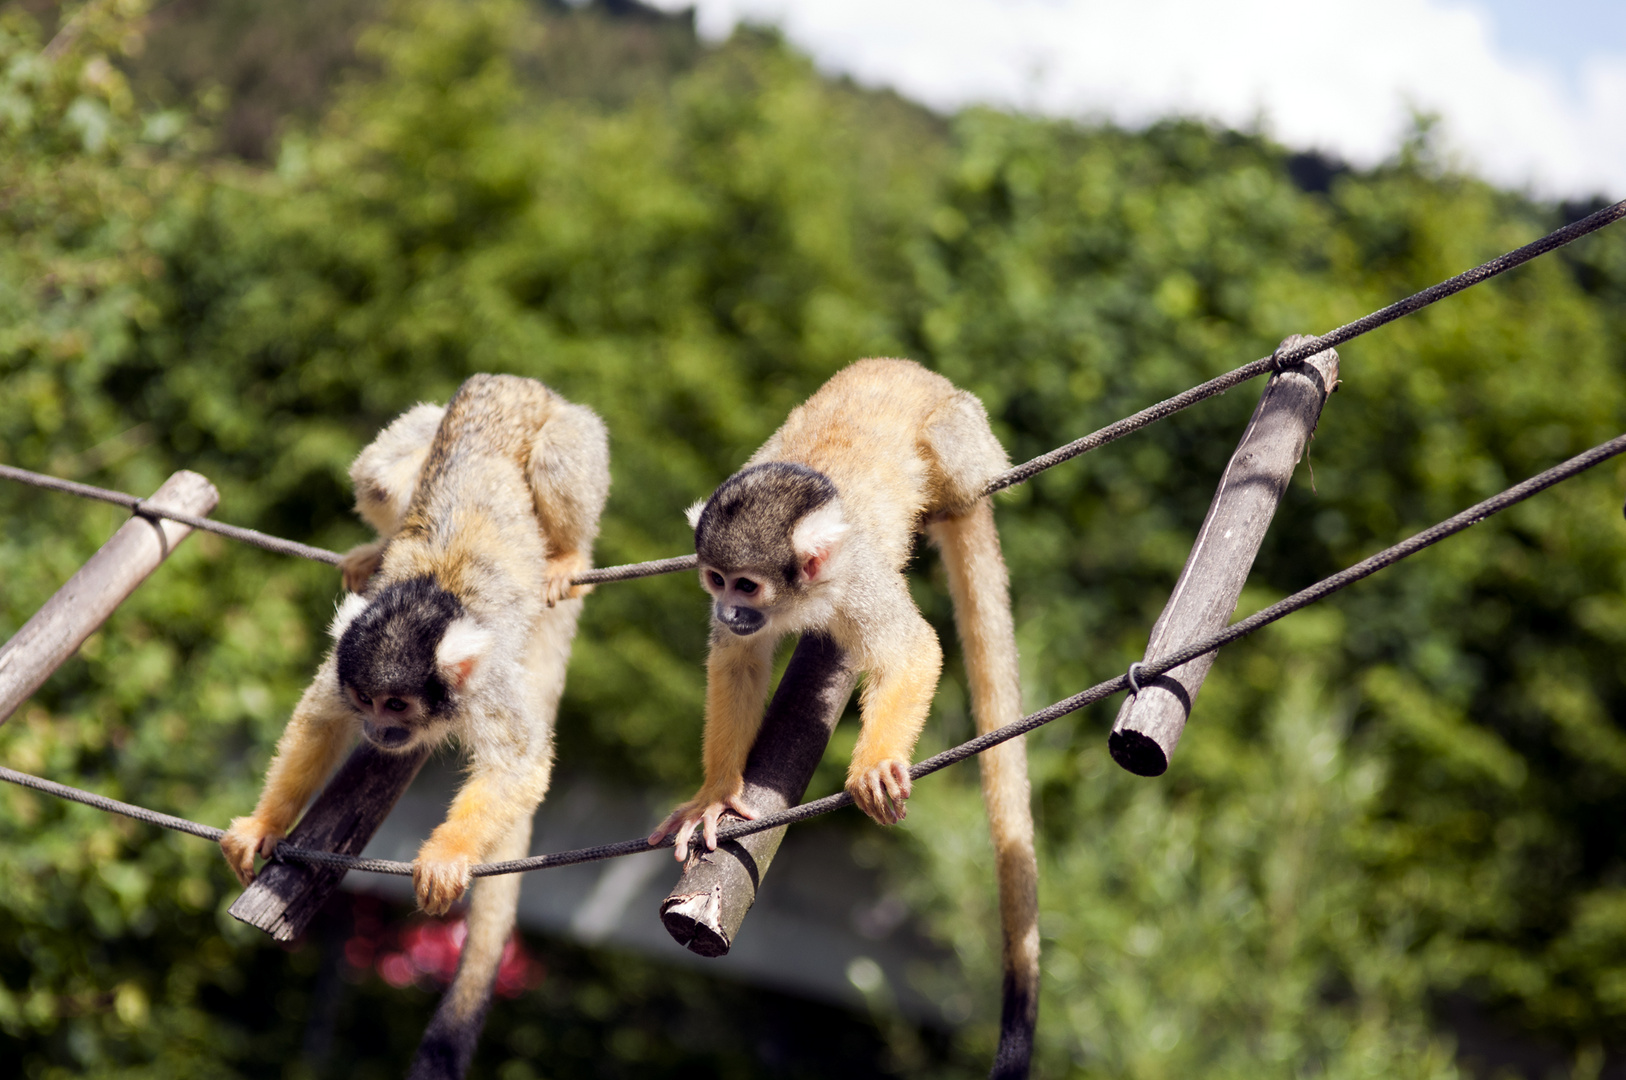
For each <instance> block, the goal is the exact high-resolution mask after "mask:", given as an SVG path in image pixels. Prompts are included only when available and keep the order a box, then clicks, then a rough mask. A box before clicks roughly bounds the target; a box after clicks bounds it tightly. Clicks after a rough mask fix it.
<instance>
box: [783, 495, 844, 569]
mask: <svg viewBox="0 0 1626 1080" xmlns="http://www.w3.org/2000/svg"><path fill="white" fill-rule="evenodd" d="M847 527H848V526H847V522H846V521H845V520H844V519H843V518H842V516H841V503H839V502H837V501H836V500H834V499H832V500H830V501H829V502H827V503H825V504H824V505H823V506H821V507H819V508H818V509H817V510H814V511H813V512H812V513H810V514H808V515H806V516H805V517H803V518H802V520H800V521H798V522H797V523H796V528H794V529H792V530H791V533H790V546H791V548H792V550H794V551H795V552H796V559H797V561H798V562H799V563H800V564H801V576H802V578H803V579H804V580H807V581H812V580H814V579H815V578H818V577H819V576H820V575H821V574H822V573H823V571H824V567H825V564H826V563H828V562H829V561H830V557H831V556H832V555H834V554H835V553H836V549H837V548H839V547H840V546H841V538H842V537H843V536H845V535H846V534H847Z"/></svg>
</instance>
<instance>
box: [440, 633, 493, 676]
mask: <svg viewBox="0 0 1626 1080" xmlns="http://www.w3.org/2000/svg"><path fill="white" fill-rule="evenodd" d="M490 649H491V631H489V630H486V629H485V628H484V627H482V626H481V625H480V624H479V623H477V622H475V621H474V620H473V619H470V618H468V617H466V616H465V617H464V618H461V619H454V620H452V623H451V625H449V626H447V627H446V632H445V633H444V634H442V635H441V636H440V644H439V645H437V646H436V647H435V667H436V668H437V669H438V670H439V672H440V677H441V678H442V679H444V680H446V685H448V686H449V687H451V688H452V689H453V690H461V689H462V688H463V685H464V684H465V683H467V682H468V681H469V676H471V675H473V674H474V669H475V668H476V667H478V666H479V664H480V661H481V660H483V659H485V655H486V653H487V652H488V651H489V650H490Z"/></svg>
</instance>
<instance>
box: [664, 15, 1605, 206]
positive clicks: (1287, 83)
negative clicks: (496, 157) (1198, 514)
mask: <svg viewBox="0 0 1626 1080" xmlns="http://www.w3.org/2000/svg"><path fill="white" fill-rule="evenodd" d="M658 2H659V3H660V4H661V5H662V6H665V7H669V8H677V7H685V6H688V5H689V4H690V3H691V2H695V6H696V8H697V19H698V22H699V26H700V30H701V33H702V34H703V35H705V36H706V37H709V38H713V39H715V38H719V37H724V36H726V35H727V34H728V33H730V32H731V31H732V29H733V28H734V26H735V25H736V24H737V23H738V22H740V21H741V20H747V21H752V22H759V23H764V22H765V23H772V24H776V25H778V26H780V27H782V28H783V29H784V31H785V34H786V36H787V37H788V38H789V39H790V40H791V41H792V42H793V43H794V44H795V45H796V46H797V47H799V48H801V49H803V50H805V51H806V52H808V53H809V54H810V55H811V56H812V57H813V58H814V60H815V62H817V63H818V65H819V66H820V68H821V69H822V70H824V71H827V72H830V73H833V74H844V75H851V76H852V77H853V78H855V79H857V80H858V81H859V82H861V83H863V84H865V85H870V86H888V87H893V88H895V89H897V90H898V91H900V92H901V93H903V94H905V95H907V96H909V97H911V98H914V99H916V100H918V101H921V102H924V103H925V104H927V105H930V106H932V107H934V108H938V109H942V110H952V109H955V108H959V107H961V106H964V105H967V104H971V103H976V102H981V103H987V104H993V105H998V106H1002V107H1008V108H1015V109H1021V110H1026V111H1032V112H1040V113H1045V114H1048V115H1055V116H1076V117H1106V118H1110V119H1112V120H1115V121H1117V122H1120V123H1125V124H1130V125H1140V124H1144V123H1146V122H1148V121H1150V120H1152V119H1154V118H1156V117H1159V116H1165V115H1169V114H1171V113H1180V114H1186V115H1199V116H1204V117H1210V118H1213V119H1217V120H1219V121H1221V122H1223V123H1226V124H1230V125H1233V126H1238V127H1251V126H1254V125H1255V124H1262V125H1263V127H1264V129H1265V130H1266V131H1268V132H1269V133H1270V134H1271V135H1272V136H1274V137H1275V138H1277V139H1279V140H1281V141H1282V142H1283V143H1285V144H1287V145H1289V146H1293V147H1297V148H1306V149H1319V150H1323V151H1327V152H1330V153H1333V154H1336V155H1337V156H1339V157H1342V158H1345V159H1347V160H1349V161H1351V162H1354V163H1356V164H1360V165H1372V164H1375V163H1377V162H1378V161H1381V160H1382V159H1384V158H1386V157H1388V156H1390V155H1392V154H1393V153H1394V151H1395V149H1396V147H1397V146H1398V144H1399V140H1400V138H1401V136H1402V135H1403V133H1404V132H1405V131H1406V130H1407V129H1408V127H1409V125H1410V117H1411V111H1412V109H1413V108H1416V109H1421V110H1424V111H1428V112H1434V113H1438V114H1439V115H1440V117H1441V118H1442V131H1443V136H1444V138H1445V140H1446V145H1447V146H1448V147H1449V148H1450V149H1451V150H1452V151H1453V152H1454V153H1455V154H1456V155H1457V158H1458V160H1460V162H1461V163H1462V164H1463V165H1464V166H1466V167H1468V168H1471V169H1473V170H1474V171H1476V172H1479V173H1480V174H1482V175H1484V176H1486V177H1488V178H1490V179H1492V180H1495V181H1497V182H1499V183H1502V184H1508V185H1512V186H1516V187H1530V188H1532V189H1534V190H1535V191H1537V192H1538V193H1540V194H1546V195H1562V196H1577V195H1590V194H1594V193H1597V192H1603V193H1605V194H1607V195H1609V196H1610V197H1612V198H1621V197H1622V196H1626V47H1622V48H1620V49H1619V51H1616V52H1615V53H1613V54H1601V55H1600V54H1594V55H1592V56H1590V57H1589V58H1588V59H1587V60H1586V62H1585V63H1584V65H1583V68H1582V71H1581V72H1580V77H1579V78H1578V79H1574V80H1566V79H1565V78H1564V77H1563V75H1564V73H1561V72H1559V71H1558V70H1556V68H1555V67H1544V66H1543V65H1542V64H1541V63H1540V62H1537V61H1535V60H1531V59H1523V58H1520V59H1515V58H1513V57H1511V56H1510V55H1508V54H1507V53H1506V52H1505V51H1503V50H1500V49H1499V48H1498V47H1497V45H1496V42H1495V39H1494V36H1493V33H1492V29H1493V28H1492V24H1491V22H1490V19H1489V16H1487V15H1486V14H1484V13H1483V12H1482V11H1480V10H1479V9H1477V8H1475V7H1472V6H1468V5H1467V4H1466V3H1464V2H1462V0H1458V2H1456V3H1450V2H1448V0H1318V2H1315V3H1304V2H1302V0H1297V2H1294V0H1226V2H1223V3H1217V2H1214V0H1207V2H1202V3H1193V2H1191V0H1136V2H1134V3H1125V2H1124V0H936V2H929V0H697V2H696V0H658ZM1577 22H1578V23H1580V24H1581V25H1584V22H1582V21H1580V20H1577Z"/></svg>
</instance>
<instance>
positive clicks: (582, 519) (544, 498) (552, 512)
mask: <svg viewBox="0 0 1626 1080" xmlns="http://www.w3.org/2000/svg"><path fill="white" fill-rule="evenodd" d="M552 400H553V402H554V405H555V407H554V408H553V410H552V411H551V412H550V413H549V414H548V418H547V420H546V421H544V422H543V424H542V426H541V427H540V428H538V429H537V431H536V434H535V436H534V437H533V439H532V442H531V454H530V460H529V462H528V463H527V468H526V479H527V481H528V482H529V484H530V488H531V497H532V498H533V499H534V500H535V501H536V517H537V521H538V522H540V524H541V527H542V535H543V537H544V538H545V539H546V540H547V543H548V565H547V569H546V571H545V573H546V576H547V584H546V587H545V589H544V595H543V601H544V602H545V603H546V604H547V605H548V606H549V607H552V606H553V605H554V604H556V603H558V602H559V601H560V600H563V599H565V598H567V597H575V596H582V595H584V594H585V593H586V592H587V590H588V586H584V585H577V586H572V585H571V584H570V580H571V579H572V578H574V577H576V576H577V575H579V574H580V573H581V572H582V571H583V570H586V569H587V568H588V567H589V566H591V565H592V560H591V553H592V550H593V540H594V538H596V537H597V536H598V519H599V514H600V513H602V512H603V510H604V500H605V499H606V498H607V497H608V496H609V492H610V439H609V432H608V431H607V430H606V429H605V427H604V421H602V420H600V419H599V418H598V415H597V414H596V413H594V412H593V411H592V410H591V409H587V408H584V407H583V406H580V405H572V404H570V403H569V402H568V401H565V400H564V399H563V398H561V397H558V396H557V395H555V396H554V397H553V399H552Z"/></svg>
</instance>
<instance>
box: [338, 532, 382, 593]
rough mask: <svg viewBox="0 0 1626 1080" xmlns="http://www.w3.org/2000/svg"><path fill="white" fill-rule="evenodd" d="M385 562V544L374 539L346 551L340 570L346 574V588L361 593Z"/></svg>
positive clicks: (340, 562) (340, 563)
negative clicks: (371, 541)
mask: <svg viewBox="0 0 1626 1080" xmlns="http://www.w3.org/2000/svg"><path fill="white" fill-rule="evenodd" d="M383 564H384V544H383V542H382V541H374V542H373V543H371V544H361V545H360V546H358V547H353V548H351V549H350V550H349V551H347V552H345V553H344V558H342V559H341V560H339V571H340V573H342V574H343V575H344V587H345V589H346V590H348V591H350V592H353V593H359V592H364V591H366V589H367V582H368V581H369V580H370V579H371V578H372V576H373V575H374V574H376V573H377V572H378V568H379V567H380V566H382V565H383Z"/></svg>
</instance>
